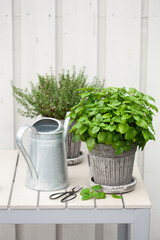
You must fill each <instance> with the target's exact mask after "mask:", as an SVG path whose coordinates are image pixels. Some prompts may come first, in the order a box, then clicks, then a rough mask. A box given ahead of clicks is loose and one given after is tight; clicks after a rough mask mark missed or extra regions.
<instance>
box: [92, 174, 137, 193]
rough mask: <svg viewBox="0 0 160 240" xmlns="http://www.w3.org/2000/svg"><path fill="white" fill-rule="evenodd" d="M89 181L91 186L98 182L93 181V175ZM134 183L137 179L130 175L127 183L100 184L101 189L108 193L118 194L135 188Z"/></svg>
mask: <svg viewBox="0 0 160 240" xmlns="http://www.w3.org/2000/svg"><path fill="white" fill-rule="evenodd" d="M89 183H90V185H91V186H95V185H97V184H98V183H95V182H94V179H93V177H92V178H90V179H89ZM136 183H137V179H136V178H135V177H132V182H131V183H129V184H126V185H120V186H105V185H102V190H103V192H105V193H110V194H113V193H119V194H121V193H127V192H130V191H133V190H134V189H135V186H136Z"/></svg>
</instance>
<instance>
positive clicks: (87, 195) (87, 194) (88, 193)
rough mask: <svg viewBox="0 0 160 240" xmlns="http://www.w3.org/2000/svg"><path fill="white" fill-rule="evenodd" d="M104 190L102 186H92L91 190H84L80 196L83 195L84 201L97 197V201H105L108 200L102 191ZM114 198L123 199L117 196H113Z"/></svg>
mask: <svg viewBox="0 0 160 240" xmlns="http://www.w3.org/2000/svg"><path fill="white" fill-rule="evenodd" d="M101 189H102V186H101V185H95V186H92V187H91V189H90V188H83V189H82V190H81V192H80V194H81V195H82V200H83V201H84V200H88V199H91V198H93V197H95V198H96V199H104V198H106V193H104V192H102V191H100V190H101ZM112 197H113V198H117V199H122V196H120V195H117V194H112Z"/></svg>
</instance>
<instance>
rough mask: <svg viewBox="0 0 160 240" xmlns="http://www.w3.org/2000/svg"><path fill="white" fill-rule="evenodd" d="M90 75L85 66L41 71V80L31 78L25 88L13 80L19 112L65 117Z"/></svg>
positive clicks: (25, 114)
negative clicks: (28, 86) (56, 70)
mask: <svg viewBox="0 0 160 240" xmlns="http://www.w3.org/2000/svg"><path fill="white" fill-rule="evenodd" d="M87 86H88V84H87V75H86V74H85V72H84V68H83V69H82V70H80V71H79V72H78V73H76V70H75V68H73V71H72V73H71V72H70V71H69V70H67V71H64V70H63V72H62V73H60V74H59V78H58V79H57V78H56V77H55V76H54V75H53V74H49V75H48V74H46V75H38V83H36V84H34V83H32V82H30V90H28V88H25V89H21V88H18V87H16V86H15V85H14V84H13V82H12V89H13V95H14V97H15V99H16V101H17V103H18V104H19V106H20V107H19V108H18V112H19V113H20V114H21V115H22V116H24V117H30V118H34V117H36V116H38V115H42V116H46V117H53V118H56V119H64V118H65V115H66V112H67V111H69V110H70V109H71V108H72V107H73V106H74V105H76V104H78V102H79V101H80V99H81V97H80V95H79V94H80V90H77V89H81V88H86V87H87ZM92 86H96V87H102V86H103V82H100V81H99V80H98V79H95V80H94V81H93V82H92Z"/></svg>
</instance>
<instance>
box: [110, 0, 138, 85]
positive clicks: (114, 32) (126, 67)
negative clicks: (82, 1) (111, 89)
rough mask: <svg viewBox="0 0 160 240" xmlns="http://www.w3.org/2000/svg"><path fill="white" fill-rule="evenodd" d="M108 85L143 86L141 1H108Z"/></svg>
mask: <svg viewBox="0 0 160 240" xmlns="http://www.w3.org/2000/svg"><path fill="white" fill-rule="evenodd" d="M106 11H107V12H106V84H107V86H119V87H120V86H122V87H123V86H126V87H136V88H139V72H140V35H141V34H140V33H141V31H140V30H141V29H140V27H141V1H139V0H130V1H128V0H121V1H120V0H108V1H107V7H106Z"/></svg>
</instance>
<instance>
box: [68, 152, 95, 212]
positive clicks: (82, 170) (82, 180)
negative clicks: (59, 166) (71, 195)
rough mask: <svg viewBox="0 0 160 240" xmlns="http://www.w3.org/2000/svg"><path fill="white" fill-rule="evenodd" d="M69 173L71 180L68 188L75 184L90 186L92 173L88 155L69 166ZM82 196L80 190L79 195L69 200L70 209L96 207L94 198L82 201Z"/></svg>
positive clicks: (84, 186)
mask: <svg viewBox="0 0 160 240" xmlns="http://www.w3.org/2000/svg"><path fill="white" fill-rule="evenodd" d="M68 175H69V182H70V185H69V187H68V190H70V189H72V188H73V187H75V186H80V187H83V188H88V187H89V188H90V184H89V178H90V173H89V166H88V161H87V155H85V158H84V160H83V162H82V163H80V164H77V165H73V166H69V167H68ZM81 197H82V196H81V195H80V192H78V193H77V197H76V198H75V199H73V200H72V201H69V202H68V209H93V208H94V207H95V204H94V200H93V199H90V200H86V201H82V200H81Z"/></svg>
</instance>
